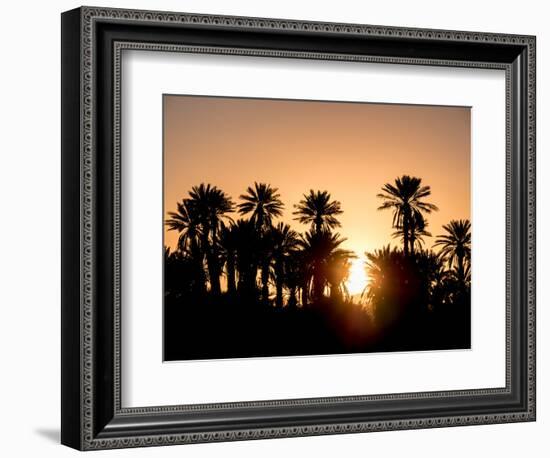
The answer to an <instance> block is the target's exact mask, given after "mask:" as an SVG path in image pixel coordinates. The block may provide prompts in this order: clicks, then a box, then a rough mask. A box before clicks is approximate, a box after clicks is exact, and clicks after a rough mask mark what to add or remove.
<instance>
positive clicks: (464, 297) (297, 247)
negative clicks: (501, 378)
mask: <svg viewBox="0 0 550 458" xmlns="http://www.w3.org/2000/svg"><path fill="white" fill-rule="evenodd" d="M430 194H431V190H430V187H429V186H423V185H422V182H421V179H420V178H416V177H409V176H407V175H405V176H402V177H399V178H397V179H396V180H395V182H394V183H387V184H385V185H384V186H383V187H382V192H381V193H380V194H378V197H379V198H380V199H381V201H382V202H381V205H380V207H379V210H386V209H389V210H391V211H392V212H393V221H392V227H393V231H394V232H393V233H391V235H392V236H393V237H395V238H399V239H400V240H401V244H402V248H391V247H390V245H388V246H385V247H383V248H381V249H379V250H375V251H374V252H369V253H365V254H364V255H365V257H364V265H365V269H366V272H367V276H368V279H369V282H368V285H367V287H366V288H365V291H364V292H363V294H362V295H361V296H360V297H352V296H350V294H349V293H348V291H347V288H346V281H347V279H348V275H349V269H350V266H351V261H352V260H353V259H354V258H356V257H357V255H356V253H354V252H352V251H349V250H345V249H343V248H342V247H341V245H342V243H343V242H344V241H345V240H346V239H345V238H343V237H342V236H341V235H340V234H339V233H338V232H336V230H337V228H339V227H340V226H341V224H340V221H339V219H338V218H339V215H341V214H342V213H343V210H342V205H341V203H340V202H338V201H337V200H334V199H332V197H331V195H330V194H329V193H328V192H327V191H314V190H310V191H309V193H306V194H304V196H303V199H302V200H301V201H300V202H298V203H297V204H296V205H294V212H293V215H294V218H295V220H297V221H298V222H300V223H302V224H304V225H306V226H307V229H306V231H305V232H304V233H298V232H296V231H295V230H293V229H292V228H291V227H290V226H289V225H288V224H285V223H283V222H280V221H277V219H278V218H280V217H281V216H282V214H283V210H284V205H283V202H282V200H281V197H280V194H279V191H278V189H277V188H274V187H272V186H271V185H269V184H265V183H254V186H251V187H248V188H247V189H246V191H245V193H243V194H242V195H240V196H239V200H238V202H237V203H236V202H234V201H233V200H232V198H231V197H230V196H228V195H227V194H226V193H225V192H223V191H222V190H221V189H219V188H217V187H216V186H212V185H210V184H200V185H198V186H194V187H193V188H192V189H191V190H190V191H189V193H188V196H187V197H186V198H184V199H183V200H182V201H180V202H178V203H177V205H176V211H171V212H169V213H168V215H169V218H168V219H167V220H166V225H167V227H168V229H169V230H174V231H177V232H178V234H179V238H178V244H177V249H176V250H175V251H173V252H171V251H170V250H169V249H168V248H166V249H165V273H164V274H165V275H164V282H165V285H164V287H165V297H164V301H165V320H164V323H165V329H164V331H165V334H164V335H165V342H164V350H165V355H164V356H165V359H166V360H181V359H208V358H228V357H251V356H283V355H308V354H336V353H353V352H369V351H390V350H428V349H450V348H468V347H469V346H470V246H471V240H470V222H469V221H468V220H453V221H451V222H449V224H447V225H445V226H443V230H444V234H442V235H439V236H437V238H436V240H435V243H434V244H433V247H434V248H435V249H436V250H437V252H435V251H433V250H427V249H425V248H424V243H425V238H427V237H431V234H430V233H429V232H428V231H427V227H428V222H427V220H426V216H427V215H429V214H430V213H431V212H432V211H437V207H436V206H435V205H433V204H432V203H430V202H427V201H426V198H428V197H429V196H430ZM235 214H237V215H238V216H237V217H234V215H235ZM367 229H368V228H367Z"/></svg>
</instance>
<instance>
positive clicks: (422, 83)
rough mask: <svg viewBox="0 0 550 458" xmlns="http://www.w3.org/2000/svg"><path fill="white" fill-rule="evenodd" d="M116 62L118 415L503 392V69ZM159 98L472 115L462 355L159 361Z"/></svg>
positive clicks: (208, 59) (183, 58)
mask: <svg viewBox="0 0 550 458" xmlns="http://www.w3.org/2000/svg"><path fill="white" fill-rule="evenodd" d="M122 63H123V67H122V75H124V76H123V81H122V87H123V89H122V94H121V97H122V101H123V103H122V113H121V119H122V159H121V162H122V164H123V171H122V205H121V208H122V267H123V274H122V311H121V316H122V325H121V332H122V387H123V388H122V405H123V406H124V407H142V406H147V405H149V406H154V405H170V404H193V403H200V402H203V403H209V402H237V401H253V400H263V399H289V398H305V397H320V396H353V395H362V394H387V393H402V392H406V391H408V392H411V391H438V390H458V389H475V388H497V387H503V386H505V384H506V379H505V356H506V353H505V342H506V339H505V256H504V254H505V202H506V198H505V176H506V171H505V157H506V156H505V154H506V151H505V142H504V140H505V136H506V135H505V127H506V119H505V82H504V71H502V70H482V69H476V70H473V69H469V68H452V69H449V68H444V67H424V66H411V65H388V64H372V63H371V64H366V63H364V62H330V63H327V62H319V61H305V60H301V61H297V60H296V59H276V60H274V59H266V58H257V57H256V58H252V57H235V56H215V55H189V54H181V53H173V52H168V53H163V54H160V53H158V52H152V53H151V52H144V51H131V52H130V51H127V52H125V54H124V55H123V58H122ZM220 74H223V78H219V75H220ZM163 93H165V94H182V93H191V94H202V95H232V96H247V97H272V98H273V97H276V98H305V99H310V100H311V99H313V100H319V99H324V100H352V101H369V102H381V103H396V102H399V103H412V104H429V105H435V104H438V105H454V106H470V107H473V108H472V110H471V119H472V130H471V132H472V162H471V165H472V196H473V199H472V221H473V231H472V239H473V240H472V258H473V262H472V264H473V266H474V269H473V270H472V348H471V350H457V351H425V352H402V353H398V352H396V353H391V354H388V353H378V354H372V353H371V354H355V355H332V356H328V355H325V356H311V357H301V358H296V357H294V358H248V359H229V360H224V361H216V360H213V361H181V362H171V363H164V364H163V363H162V313H161V311H162V294H161V292H162V289H163V288H162V262H163V253H162V250H161V249H160V247H162V235H163V227H162V225H161V224H160V221H162V175H163V171H162V132H163V129H162V120H161V113H162V94H163ZM143 183H147V186H143ZM495 228H498V230H496V229H495ZM495 266H499V267H497V268H495ZM144 336H147V338H144ZM289 374H292V376H291V377H290V376H289ZM399 374H407V377H401V376H399ZM218 380H223V381H224V383H223V384H220V383H218V382H217V381H218ZM159 386H162V389H161V390H159V389H158V387H159ZM182 386H185V390H182Z"/></svg>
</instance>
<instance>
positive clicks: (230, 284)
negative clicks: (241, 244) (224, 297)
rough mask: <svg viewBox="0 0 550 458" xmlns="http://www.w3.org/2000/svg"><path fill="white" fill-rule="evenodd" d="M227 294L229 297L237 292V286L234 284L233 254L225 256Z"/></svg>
mask: <svg viewBox="0 0 550 458" xmlns="http://www.w3.org/2000/svg"><path fill="white" fill-rule="evenodd" d="M226 268H227V292H228V293H229V294H231V295H234V294H235V292H236V291H237V286H236V284H235V258H234V255H233V253H229V254H228V255H227V262H226Z"/></svg>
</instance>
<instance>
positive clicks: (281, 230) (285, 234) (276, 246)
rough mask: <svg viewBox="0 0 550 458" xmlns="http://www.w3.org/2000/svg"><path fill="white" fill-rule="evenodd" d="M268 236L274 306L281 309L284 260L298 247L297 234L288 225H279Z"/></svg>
mask: <svg viewBox="0 0 550 458" xmlns="http://www.w3.org/2000/svg"><path fill="white" fill-rule="evenodd" d="M269 234H270V237H269V238H270V240H271V243H272V251H271V254H272V257H273V263H274V264H273V270H274V278H275V305H276V306H277V307H282V305H283V285H284V283H285V265H286V260H287V258H288V257H289V256H290V255H291V253H292V252H293V250H295V249H296V247H297V246H298V240H299V239H298V233H297V232H296V231H293V230H292V229H291V228H290V226H289V225H288V224H284V223H279V224H277V226H276V227H273V228H272V229H271V230H270V231H269Z"/></svg>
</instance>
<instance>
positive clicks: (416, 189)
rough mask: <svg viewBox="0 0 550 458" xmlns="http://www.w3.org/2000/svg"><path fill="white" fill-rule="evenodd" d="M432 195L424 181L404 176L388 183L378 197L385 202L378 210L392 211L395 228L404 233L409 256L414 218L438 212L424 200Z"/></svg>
mask: <svg viewBox="0 0 550 458" xmlns="http://www.w3.org/2000/svg"><path fill="white" fill-rule="evenodd" d="M430 194H431V189H430V187H429V186H422V179H421V178H417V177H411V176H409V175H403V176H402V177H398V178H396V179H395V183H394V184H390V183H386V184H385V185H384V186H383V187H382V193H380V194H377V197H378V198H380V199H383V200H384V202H383V203H382V205H380V207H378V210H385V209H392V210H393V222H392V225H393V227H394V228H396V229H399V228H401V229H402V231H403V238H404V240H403V253H404V254H405V255H406V256H407V255H408V254H409V249H410V242H409V241H410V238H411V226H412V224H413V218H418V217H419V216H421V215H422V213H431V212H432V211H434V210H438V208H437V206H435V205H434V204H431V203H429V202H425V201H424V200H423V199H424V198H425V197H428V196H429V195H430Z"/></svg>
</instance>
